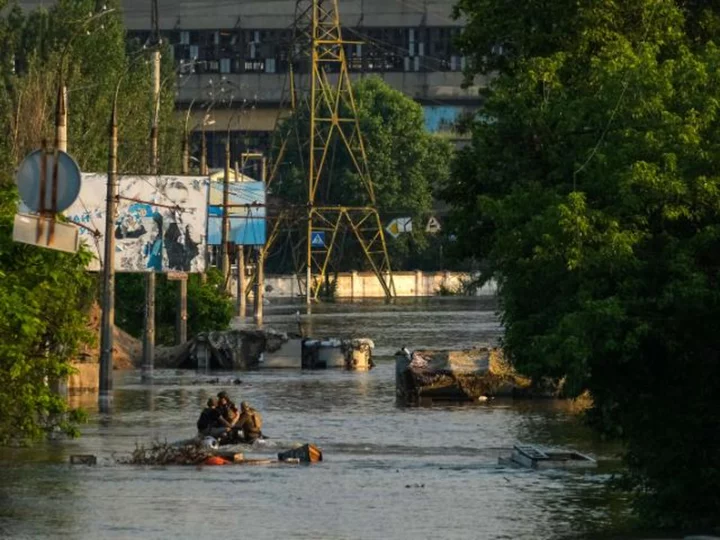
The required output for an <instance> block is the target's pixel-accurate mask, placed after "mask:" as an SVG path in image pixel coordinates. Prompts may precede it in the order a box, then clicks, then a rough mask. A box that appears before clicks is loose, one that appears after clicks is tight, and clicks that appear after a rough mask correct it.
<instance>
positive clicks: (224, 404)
mask: <svg viewBox="0 0 720 540" xmlns="http://www.w3.org/2000/svg"><path fill="white" fill-rule="evenodd" d="M218 411H219V412H220V417H219V425H220V426H222V427H223V428H224V431H223V433H224V434H227V435H228V436H229V435H230V434H231V431H233V428H234V426H235V424H236V423H237V421H238V419H239V418H240V411H238V408H237V406H236V405H235V404H234V403H233V402H232V401H230V397H229V396H228V393H227V392H218ZM227 438H228V437H225V439H227ZM225 442H229V441H225Z"/></svg>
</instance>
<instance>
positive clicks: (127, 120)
mask: <svg viewBox="0 0 720 540" xmlns="http://www.w3.org/2000/svg"><path fill="white" fill-rule="evenodd" d="M108 4H109V5H108V8H111V9H112V8H114V9H115V11H114V12H111V13H109V14H106V15H103V16H102V17H100V18H97V20H95V19H92V20H89V19H88V13H90V12H93V11H94V9H95V2H94V1H91V0H72V1H71V0H60V1H59V2H57V3H56V4H55V6H54V7H52V8H51V9H49V10H43V9H39V10H35V11H32V12H29V13H23V12H22V11H21V10H20V9H19V8H17V7H16V6H10V5H8V2H7V1H6V0H0V13H2V15H0V42H2V43H3V47H2V49H0V66H1V67H2V69H0V125H1V126H2V128H3V129H2V132H3V134H4V136H3V137H2V138H0V380H2V383H3V384H2V385H1V386H0V410H2V415H0V444H6V443H8V442H29V441H33V440H36V439H39V438H41V437H42V436H43V435H45V434H47V433H49V432H51V431H53V430H55V428H60V429H62V430H63V431H65V432H66V433H69V434H76V433H77V432H76V430H75V423H74V420H77V418H78V414H77V412H72V413H71V414H66V413H67V412H68V410H67V404H66V403H65V402H64V401H63V400H62V399H61V398H60V397H59V396H58V395H57V394H55V393H54V392H53V391H52V389H51V387H52V383H53V381H55V380H59V379H63V378H65V377H66V376H67V375H68V373H69V372H70V371H71V370H72V367H71V365H70V360H71V359H72V358H73V357H75V355H76V353H77V352H78V350H79V347H80V346H81V345H83V344H85V343H88V342H91V341H93V340H94V339H95V336H93V335H92V334H91V333H90V332H89V331H88V327H87V323H88V317H87V315H88V310H89V307H90V304H91V303H92V302H93V300H94V299H95V297H96V294H95V293H96V284H95V279H94V278H93V277H92V275H91V274H89V273H87V272H86V271H85V267H86V264H87V263H88V261H89V256H90V255H89V253H87V252H86V251H84V250H81V252H80V253H78V254H76V255H70V254H65V253H59V252H55V251H52V250H46V249H41V248H37V247H33V246H27V245H23V244H18V243H15V242H14V241H13V240H12V228H13V216H14V214H15V213H16V210H17V201H18V198H17V192H16V189H15V186H14V181H13V174H14V173H13V171H14V170H15V167H16V166H17V165H18V162H19V160H21V159H22V158H23V157H24V156H25V155H26V154H27V153H28V152H29V151H31V150H34V149H36V148H38V147H39V146H40V144H41V142H42V140H43V139H47V140H48V142H49V144H52V142H53V126H54V122H53V120H54V119H53V114H54V105H55V99H56V94H57V90H56V89H57V87H58V82H59V77H60V75H61V71H62V75H63V80H64V82H65V83H66V85H67V87H68V92H69V111H70V121H69V126H68V127H69V134H68V139H69V151H70V153H71V155H73V157H75V159H76V160H77V161H78V163H79V164H80V166H81V168H82V169H83V170H96V171H104V170H105V169H106V167H107V136H106V134H107V126H108V121H109V118H110V110H111V103H112V99H113V98H114V95H115V89H116V87H117V84H118V82H119V81H120V80H121V77H125V79H124V80H125V84H124V85H123V91H122V92H121V94H120V96H121V99H120V137H121V145H120V162H121V167H125V166H127V165H123V164H128V163H133V164H136V163H148V162H149V159H148V155H149V151H148V146H149V145H148V143H147V138H148V133H149V128H148V123H149V122H147V121H145V120H143V119H147V118H149V110H150V103H149V102H150V100H149V98H148V97H147V96H149V91H148V89H149V85H150V72H149V67H148V66H147V65H146V64H145V63H142V62H141V61H140V60H139V59H140V57H139V55H137V54H136V53H135V51H130V52H128V51H127V50H126V44H125V31H124V28H123V26H122V17H121V14H120V11H119V7H120V6H119V2H117V1H115V2H108ZM101 25H102V26H101ZM165 70H166V72H167V71H168V70H170V74H172V68H171V67H169V66H168V65H166V66H165ZM168 80H170V79H168ZM171 86H172V85H170V87H168V86H166V87H165V89H164V93H165V98H166V99H164V104H165V105H164V106H163V109H162V115H163V119H165V120H166V121H165V123H164V124H163V125H171V122H172V121H171V116H172V115H173V106H172V97H171V96H172V88H171ZM168 98H169V99H168ZM161 137H162V144H164V145H165V146H166V147H167V148H168V149H172V148H173V147H174V148H179V144H180V138H179V137H177V132H175V131H174V130H173V129H170V130H165V131H163V132H161ZM179 154H180V153H179V151H177V150H174V151H172V152H171V151H170V150H168V152H167V159H166V160H165V161H164V162H163V165H162V167H163V168H165V169H166V170H167V169H171V168H174V167H175V165H174V163H176V162H177V161H178V156H179ZM137 172H144V170H143V171H137Z"/></svg>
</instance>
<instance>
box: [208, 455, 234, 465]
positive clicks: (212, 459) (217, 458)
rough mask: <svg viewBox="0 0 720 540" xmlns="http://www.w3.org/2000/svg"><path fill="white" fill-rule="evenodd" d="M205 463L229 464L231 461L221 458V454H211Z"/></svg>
mask: <svg viewBox="0 0 720 540" xmlns="http://www.w3.org/2000/svg"><path fill="white" fill-rule="evenodd" d="M203 463H204V464H205V465H227V464H228V463H230V462H229V461H228V460H227V459H225V458H221V457H220V456H210V457H208V458H207V459H206V460H205V461H203Z"/></svg>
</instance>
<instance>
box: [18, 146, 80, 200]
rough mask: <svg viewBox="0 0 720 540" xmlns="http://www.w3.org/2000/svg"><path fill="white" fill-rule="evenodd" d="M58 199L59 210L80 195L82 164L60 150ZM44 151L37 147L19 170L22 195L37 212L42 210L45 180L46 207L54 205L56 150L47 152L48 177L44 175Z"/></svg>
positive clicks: (19, 185) (46, 174) (19, 189)
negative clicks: (42, 176)
mask: <svg viewBox="0 0 720 540" xmlns="http://www.w3.org/2000/svg"><path fill="white" fill-rule="evenodd" d="M57 159H58V174H57V198H56V203H55V210H56V211H57V212H62V211H64V210H67V209H68V208H69V207H70V205H72V203H74V202H75V199H77V197H78V195H79V194H80V167H78V164H77V163H76V162H75V160H74V159H73V158H72V157H70V154H68V153H67V152H63V151H62V150H58V158H57ZM42 160H43V151H42V150H35V151H34V152H31V153H30V154H28V155H27V156H26V157H25V159H24V160H23V162H22V163H21V164H20V167H19V168H18V171H17V176H16V177H15V181H16V182H17V186H18V191H19V192H20V198H21V199H22V200H23V202H24V203H25V204H26V205H27V206H28V208H30V210H32V211H34V212H38V211H40V188H41V182H44V184H45V188H44V189H45V208H44V209H45V210H50V209H51V207H52V178H53V166H54V156H53V153H52V152H48V153H47V154H45V178H40V176H41V171H42Z"/></svg>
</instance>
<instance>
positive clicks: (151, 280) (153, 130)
mask: <svg viewBox="0 0 720 540" xmlns="http://www.w3.org/2000/svg"><path fill="white" fill-rule="evenodd" d="M151 28H152V33H151V35H150V40H151V43H150V45H151V46H152V47H153V51H152V54H151V64H152V73H153V84H152V121H151V126H150V173H151V174H157V173H158V123H159V120H160V49H159V47H160V44H161V39H160V30H159V24H158V4H157V0H153V2H152V11H151ZM161 234H162V231H161ZM154 365H155V270H153V269H151V270H150V271H149V272H147V273H146V274H145V324H144V332H143V367H142V379H143V380H150V379H152V376H153V369H154Z"/></svg>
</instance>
